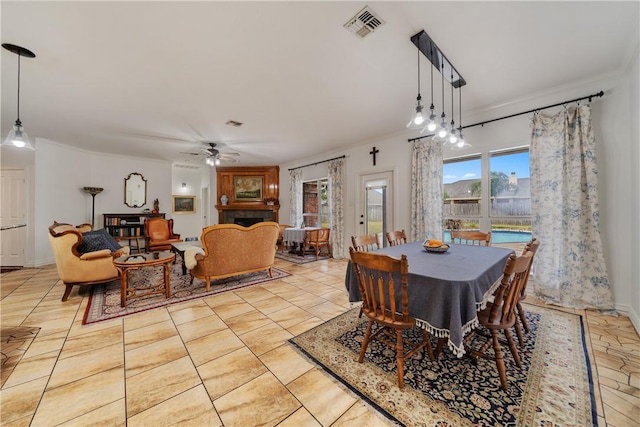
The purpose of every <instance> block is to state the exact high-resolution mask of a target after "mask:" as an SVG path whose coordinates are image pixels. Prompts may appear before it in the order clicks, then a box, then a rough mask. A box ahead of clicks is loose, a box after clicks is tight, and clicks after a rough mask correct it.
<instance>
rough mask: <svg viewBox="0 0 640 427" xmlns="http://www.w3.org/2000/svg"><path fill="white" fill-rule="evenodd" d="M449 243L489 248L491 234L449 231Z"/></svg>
mask: <svg viewBox="0 0 640 427" xmlns="http://www.w3.org/2000/svg"><path fill="white" fill-rule="evenodd" d="M451 241H452V242H453V243H458V244H461V245H477V246H482V245H484V246H491V232H490V231H488V232H486V233H483V232H482V231H467V230H462V231H458V230H451Z"/></svg>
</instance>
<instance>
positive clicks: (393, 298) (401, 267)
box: [349, 248, 415, 327]
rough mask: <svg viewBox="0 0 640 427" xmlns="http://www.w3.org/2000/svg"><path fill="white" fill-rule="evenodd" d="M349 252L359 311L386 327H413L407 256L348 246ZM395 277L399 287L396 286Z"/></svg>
mask: <svg viewBox="0 0 640 427" xmlns="http://www.w3.org/2000/svg"><path fill="white" fill-rule="evenodd" d="M349 254H350V255H351V263H352V266H353V269H354V272H355V275H356V279H357V281H358V287H359V289H360V295H361V297H362V312H363V313H364V314H365V315H366V316H367V317H368V318H370V319H375V322H377V323H380V324H382V325H386V326H389V327H398V326H400V325H401V324H402V325H403V326H404V327H412V326H414V325H415V319H412V318H410V317H409V293H408V275H409V262H408V261H407V256H406V255H404V254H403V255H402V256H401V257H400V259H398V258H394V257H391V256H389V255H386V254H381V253H376V252H360V251H355V250H353V248H349ZM397 280H400V286H396V281H397ZM397 293H400V295H399V298H398V296H397V295H396V294H397ZM398 304H399V305H398Z"/></svg>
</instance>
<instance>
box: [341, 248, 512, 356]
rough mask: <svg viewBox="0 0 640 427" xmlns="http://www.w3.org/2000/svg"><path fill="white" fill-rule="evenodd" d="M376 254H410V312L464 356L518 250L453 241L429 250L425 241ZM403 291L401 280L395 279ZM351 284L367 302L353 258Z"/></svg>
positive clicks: (352, 297) (352, 292)
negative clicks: (444, 247)
mask: <svg viewBox="0 0 640 427" xmlns="http://www.w3.org/2000/svg"><path fill="white" fill-rule="evenodd" d="M374 252H375V253H381V254H386V255H389V256H392V257H394V258H400V257H401V255H403V254H404V255H406V256H407V261H408V264H409V273H408V293H409V315H410V316H411V317H413V318H415V319H416V324H417V325H418V326H419V327H421V328H423V329H425V330H427V331H428V332H429V333H430V334H432V335H433V336H435V337H437V338H448V340H447V346H448V348H449V349H450V350H451V351H452V352H453V353H454V354H455V355H456V356H457V357H462V356H463V355H464V345H463V339H464V336H465V335H466V334H468V333H469V332H470V331H471V330H473V329H475V328H476V327H477V326H478V325H479V321H478V311H479V310H481V309H483V308H484V307H485V306H486V304H487V302H488V301H489V299H490V297H491V295H492V294H493V292H494V291H495V289H496V288H497V287H498V286H499V285H500V280H501V278H502V273H503V270H504V266H505V263H506V261H507V258H508V257H509V256H510V255H511V254H513V253H514V251H513V250H512V249H507V248H498V247H491V246H470V245H462V244H450V245H449V249H448V250H447V251H446V252H442V253H439V252H428V251H427V250H426V249H425V247H424V246H423V243H422V242H412V243H406V244H404V245H398V246H390V247H385V248H381V249H378V250H376V251H374ZM395 283H396V286H397V287H398V292H397V295H400V293H399V286H400V280H395ZM345 286H346V288H347V291H348V293H349V301H350V302H351V303H356V302H359V301H362V298H361V296H360V289H359V287H358V282H357V278H356V275H355V272H354V270H353V266H352V264H351V261H349V263H348V265H347V271H346V275H345Z"/></svg>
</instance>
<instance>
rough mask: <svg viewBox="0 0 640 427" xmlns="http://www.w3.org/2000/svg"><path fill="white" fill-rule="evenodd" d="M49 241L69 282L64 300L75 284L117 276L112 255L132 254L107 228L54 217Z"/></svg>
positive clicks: (59, 266) (66, 282) (64, 280)
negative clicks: (56, 219) (68, 221)
mask: <svg viewBox="0 0 640 427" xmlns="http://www.w3.org/2000/svg"><path fill="white" fill-rule="evenodd" d="M83 233H84V236H83ZM83 237H85V238H84V239H83ZM49 242H50V243H51V249H52V250H53V256H54V258H55V261H56V268H57V270H58V276H60V280H62V282H63V283H64V284H65V286H66V289H65V291H64V295H63V296H62V301H66V300H67V298H69V294H70V293H71V289H72V288H73V286H74V285H79V286H82V285H92V284H96V283H105V282H111V281H112V280H117V279H118V278H119V274H118V270H116V268H115V267H114V266H113V257H115V256H123V255H129V247H127V246H125V247H120V245H118V243H117V242H116V241H115V240H114V239H113V238H112V237H111V236H109V235H108V233H106V231H104V230H98V231H95V232H93V231H92V227H91V224H82V225H79V226H77V227H76V226H73V225H71V224H63V223H58V222H55V221H54V223H53V224H52V225H51V226H50V227H49ZM97 248H101V249H97Z"/></svg>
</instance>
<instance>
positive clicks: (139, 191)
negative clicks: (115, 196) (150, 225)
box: [124, 172, 147, 208]
mask: <svg viewBox="0 0 640 427" xmlns="http://www.w3.org/2000/svg"><path fill="white" fill-rule="evenodd" d="M145 203H147V180H146V179H144V177H143V176H142V174H139V173H137V172H133V173H130V174H129V176H128V177H126V178H125V179H124V204H125V205H127V206H129V207H130V208H140V207H142V206H144V205H145Z"/></svg>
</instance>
